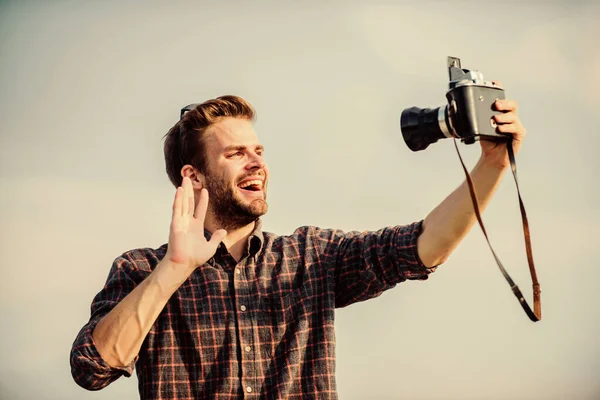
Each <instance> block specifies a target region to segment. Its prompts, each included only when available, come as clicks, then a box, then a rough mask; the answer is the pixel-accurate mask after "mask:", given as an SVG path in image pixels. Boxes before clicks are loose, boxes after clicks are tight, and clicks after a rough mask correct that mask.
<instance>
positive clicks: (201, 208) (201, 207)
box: [194, 188, 208, 224]
mask: <svg viewBox="0 0 600 400" xmlns="http://www.w3.org/2000/svg"><path fill="white" fill-rule="evenodd" d="M207 209H208V190H206V189H205V188H202V189H201V190H200V201H198V205H197V206H196V211H195V212H194V217H195V218H196V219H198V220H200V222H201V223H202V224H204V217H205V216H206V210H207Z"/></svg>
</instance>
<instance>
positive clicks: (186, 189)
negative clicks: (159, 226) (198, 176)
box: [181, 176, 194, 215]
mask: <svg viewBox="0 0 600 400" xmlns="http://www.w3.org/2000/svg"><path fill="white" fill-rule="evenodd" d="M181 187H182V188H183V199H182V207H181V215H188V214H189V213H190V193H191V195H192V197H193V196H194V193H193V190H192V183H191V182H190V178H188V177H187V176H186V177H184V178H183V181H182V182H181ZM192 210H193V208H192Z"/></svg>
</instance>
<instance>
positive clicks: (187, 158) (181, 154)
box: [164, 95, 256, 187]
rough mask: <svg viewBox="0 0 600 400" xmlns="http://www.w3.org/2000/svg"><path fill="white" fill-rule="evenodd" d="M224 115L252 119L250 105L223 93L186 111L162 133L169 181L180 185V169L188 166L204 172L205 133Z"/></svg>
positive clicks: (205, 165) (205, 166)
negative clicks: (163, 134)
mask: <svg viewBox="0 0 600 400" xmlns="http://www.w3.org/2000/svg"><path fill="white" fill-rule="evenodd" d="M226 117H235V118H244V119H248V120H251V121H253V120H254V119H255V118H256V111H255V110H254V107H252V105H251V104H250V103H249V102H247V101H246V100H244V99H243V98H241V97H238V96H233V95H226V96H220V97H217V98H216V99H211V100H207V101H205V102H204V103H201V104H198V105H196V106H195V107H194V108H193V109H192V110H190V111H188V112H186V113H185V114H184V115H183V117H182V118H181V119H180V120H179V122H177V123H176V124H175V125H174V126H173V127H172V128H171V129H170V130H169V132H168V133H167V134H166V135H165V145H164V152H165V166H166V170H167V175H168V176H169V180H170V181H171V183H173V185H175V187H179V186H181V182H182V181H183V177H182V176H181V169H182V168H183V166H184V165H188V164H189V165H191V166H193V167H195V168H197V169H198V170H199V171H200V172H201V173H203V174H205V173H206V168H207V162H206V158H207V154H206V145H205V136H206V135H205V132H206V131H207V130H208V128H210V127H211V126H212V125H213V124H215V123H217V122H219V121H220V120H222V119H223V118H226Z"/></svg>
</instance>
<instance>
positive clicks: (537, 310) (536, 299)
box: [454, 138, 542, 322]
mask: <svg viewBox="0 0 600 400" xmlns="http://www.w3.org/2000/svg"><path fill="white" fill-rule="evenodd" d="M454 147H456V152H457V154H458V158H459V159H460V163H461V164H462V167H463V171H464V172H465V175H466V177H467V184H468V185H469V192H470V193H471V200H472V201H473V208H474V209H475V215H476V216H477V221H478V222H479V226H480V227H481V230H482V231H483V235H484V236H485V240H486V241H487V244H488V246H489V247H490V250H491V251H492V254H493V255H494V258H495V259H496V263H497V264H498V267H499V268H500V271H501V272H502V275H504V278H505V279H506V281H507V282H508V284H509V285H510V288H511V289H512V291H513V293H514V294H515V296H516V297H517V299H518V300H519V303H521V306H522V307H523V310H525V313H526V314H527V316H528V317H529V319H530V320H532V321H533V322H537V321H540V320H541V319H542V304H541V300H540V294H541V289H540V284H539V282H538V279H537V274H536V272H535V266H534V263H533V252H532V251H531V237H530V232H529V222H528V221H527V213H526V212H525V206H524V205H523V200H522V199H521V192H520V191H519V182H518V180H517V163H516V161H515V154H514V151H513V147H512V140H510V141H509V142H508V143H507V144H506V147H507V149H508V158H509V160H510V167H511V170H512V173H513V177H514V178H515V184H516V187H517V195H518V197H519V207H520V208H521V219H522V221H523V234H524V236H525V250H526V252H527V262H528V263H529V272H530V274H531V282H532V283H533V309H534V311H532V310H531V308H530V307H529V304H528V303H527V301H526V300H525V297H523V294H522V293H521V290H519V287H518V286H517V285H516V284H515V282H514V281H513V280H512V278H511V277H510V275H509V274H508V272H506V269H504V266H503V265H502V263H501V262H500V259H499V258H498V256H497V255H496V252H495V251H494V249H493V248H492V244H491V243H490V239H489V238H488V234H487V232H486V230H485V226H484V225H483V220H482V219H481V212H480V210H479V202H478V201H477V195H476V193H475V188H474V186H473V181H472V180H471V176H470V175H469V172H468V171H467V167H466V166H465V163H464V161H463V159H462V156H461V155H460V151H459V150H458V145H457V144H456V138H454Z"/></svg>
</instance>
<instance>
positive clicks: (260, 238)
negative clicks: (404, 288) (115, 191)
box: [71, 221, 435, 400]
mask: <svg viewBox="0 0 600 400" xmlns="http://www.w3.org/2000/svg"><path fill="white" fill-rule="evenodd" d="M421 224H422V221H420V222H416V223H413V224H410V225H405V226H398V227H389V228H384V229H381V230H379V231H376V232H362V233H361V232H356V231H353V232H349V233H344V232H342V231H340V230H332V229H320V228H316V227H301V228H298V229H297V230H296V231H295V232H294V233H293V234H292V235H290V236H276V235H274V234H271V233H267V232H262V231H261V229H260V221H258V223H257V224H256V225H257V226H256V229H255V230H254V232H253V234H252V235H251V236H250V237H249V239H248V250H247V252H246V255H245V256H244V257H243V258H242V259H241V260H240V261H239V262H238V263H236V262H235V260H234V259H233V257H232V256H231V255H230V254H229V253H228V252H227V249H226V248H225V246H223V244H222V243H221V245H220V246H219V248H218V249H217V253H216V254H215V256H214V257H213V258H211V259H210V260H209V261H208V262H207V263H206V264H205V265H203V266H201V267H199V268H198V269H196V271H195V272H194V273H193V274H192V275H191V276H190V278H189V279H188V280H187V281H186V282H185V283H184V284H183V285H182V286H181V287H180V288H179V289H178V290H177V292H175V294H174V295H173V296H172V297H171V299H170V300H169V302H168V303H167V305H166V306H165V308H164V310H163V311H162V312H161V314H160V315H159V317H158V319H157V321H156V322H155V323H154V325H153V327H152V328H151V330H150V332H149V334H148V336H147V338H146V340H145V342H144V344H143V346H142V349H141V351H140V354H139V356H138V357H137V358H136V360H134V362H133V363H132V364H131V365H130V366H128V367H127V368H124V369H116V368H111V367H110V366H108V365H107V364H106V363H105V362H104V361H103V360H102V358H101V357H100V355H99V354H98V351H97V350H96V347H95V345H94V343H93V339H92V331H93V329H94V327H95V326H96V324H97V323H98V321H99V320H100V319H101V318H102V317H103V316H104V315H105V314H106V313H108V312H109V311H110V310H111V309H112V308H113V307H114V306H115V305H116V304H117V303H118V302H119V301H120V300H122V299H123V298H124V297H125V296H126V295H127V294H128V293H129V292H130V291H131V290H132V289H133V288H134V287H135V286H136V285H137V284H139V283H140V282H141V281H142V280H143V279H144V278H146V277H147V276H148V274H150V272H151V271H152V269H153V268H154V267H155V266H156V265H157V264H158V262H159V261H160V260H161V259H162V258H163V257H164V255H165V252H166V247H167V245H163V246H161V247H159V248H158V249H155V250H153V249H137V250H133V251H130V252H127V253H124V254H123V255H122V256H120V257H118V258H117V259H116V260H115V262H114V264H113V266H112V268H111V270H110V273H109V276H108V280H107V282H106V285H105V286H104V288H103V289H102V291H101V292H100V293H98V294H97V295H96V297H95V298H94V300H93V303H92V307H91V318H90V320H89V322H88V323H87V324H86V325H85V326H84V327H83V328H82V329H81V331H80V332H79V334H78V335H77V338H76V339H75V342H74V344H73V348H72V350H71V370H72V375H73V378H74V380H75V381H76V382H77V383H78V384H79V385H80V386H82V387H84V388H86V389H89V390H98V389H102V388H103V387H105V386H107V385H108V384H110V383H111V382H113V381H114V380H116V379H117V378H119V377H120V376H122V375H125V376H131V374H132V372H133V367H134V364H135V367H136V371H137V376H138V381H139V391H140V396H141V398H142V399H157V400H158V399H161V400H165V399H232V398H248V399H259V398H260V399H315V398H318V399H337V394H336V383H335V336H334V309H335V308H336V307H345V306H348V305H350V304H352V303H355V302H359V301H364V300H367V299H370V298H373V297H376V296H379V295H380V294H381V293H382V292H383V291H385V290H388V289H390V288H392V287H394V286H395V285H396V284H397V283H399V282H403V281H405V280H407V279H409V280H415V279H416V280H425V279H427V277H428V275H429V274H430V273H431V272H433V271H434V270H435V268H431V269H427V268H426V267H425V266H424V265H423V264H422V262H421V261H420V260H419V258H418V256H417V246H416V243H417V237H418V235H419V234H420V232H421Z"/></svg>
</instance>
